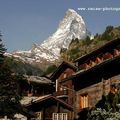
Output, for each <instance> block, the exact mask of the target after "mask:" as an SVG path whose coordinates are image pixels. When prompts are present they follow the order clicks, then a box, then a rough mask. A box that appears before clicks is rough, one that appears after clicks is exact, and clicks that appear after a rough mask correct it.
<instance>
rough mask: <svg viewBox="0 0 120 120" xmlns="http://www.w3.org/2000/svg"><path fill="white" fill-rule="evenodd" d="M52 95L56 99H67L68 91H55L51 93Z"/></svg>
mask: <svg viewBox="0 0 120 120" xmlns="http://www.w3.org/2000/svg"><path fill="white" fill-rule="evenodd" d="M53 95H54V96H56V97H57V98H66V97H68V90H62V91H57V92H55V93H53Z"/></svg>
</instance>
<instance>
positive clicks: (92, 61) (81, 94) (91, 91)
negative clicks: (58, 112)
mask: <svg viewBox="0 0 120 120" xmlns="http://www.w3.org/2000/svg"><path fill="white" fill-rule="evenodd" d="M74 63H75V65H76V67H77V68H78V71H77V72H76V73H75V74H74V75H72V76H71V77H69V78H66V79H64V80H62V81H61V82H60V83H59V84H60V85H63V84H64V83H66V82H67V81H71V84H72V89H73V91H75V95H74V97H75V99H74V102H75V108H74V113H75V116H77V114H78V113H79V112H81V111H82V110H83V109H85V108H92V107H94V106H95V105H96V104H97V103H98V101H99V100H101V99H102V96H103V95H107V94H108V93H109V92H110V91H111V89H112V88H111V86H113V85H115V84H119V83H120V69H119V68H120V39H119V38H118V39H115V40H111V41H109V42H108V43H106V44H105V45H103V46H102V47H100V48H98V49H96V50H95V51H92V52H91V53H89V54H87V55H84V56H82V57H80V58H78V59H77V60H75V61H74Z"/></svg>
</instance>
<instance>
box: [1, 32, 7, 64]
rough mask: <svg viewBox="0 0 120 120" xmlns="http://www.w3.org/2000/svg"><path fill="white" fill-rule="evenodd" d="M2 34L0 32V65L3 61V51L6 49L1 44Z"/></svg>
mask: <svg viewBox="0 0 120 120" xmlns="http://www.w3.org/2000/svg"><path fill="white" fill-rule="evenodd" d="M1 37H2V35H1V33H0V65H1V64H2V63H3V61H4V56H3V54H4V52H5V51H6V49H5V48H4V45H3V44H2V39H1Z"/></svg>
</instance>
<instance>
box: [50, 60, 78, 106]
mask: <svg viewBox="0 0 120 120" xmlns="http://www.w3.org/2000/svg"><path fill="white" fill-rule="evenodd" d="M76 71H77V67H75V66H74V64H72V63H69V62H66V61H63V62H62V63H61V64H60V66H59V67H58V68H57V70H56V71H55V72H54V73H53V74H52V75H51V76H50V79H51V80H52V82H54V83H55V89H56V90H55V92H54V93H53V95H54V96H56V97H57V98H59V99H62V100H63V101H64V102H66V103H67V104H69V105H72V106H73V99H74V98H73V96H74V92H73V85H72V81H67V82H64V83H63V84H60V83H61V81H62V80H64V79H66V78H68V77H70V76H72V75H73V74H75V72H76Z"/></svg>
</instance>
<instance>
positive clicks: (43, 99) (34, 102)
mask: <svg viewBox="0 0 120 120" xmlns="http://www.w3.org/2000/svg"><path fill="white" fill-rule="evenodd" d="M49 99H50V100H55V101H58V102H59V103H61V104H62V105H64V106H66V107H67V108H69V109H71V110H73V107H72V106H71V105H69V104H67V103H65V102H64V101H63V100H60V99H59V98H57V97H55V96H53V95H45V96H41V97H38V98H36V99H33V100H32V101H31V102H29V103H27V104H24V107H29V106H31V105H32V104H37V103H42V102H43V101H46V100H49Z"/></svg>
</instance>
